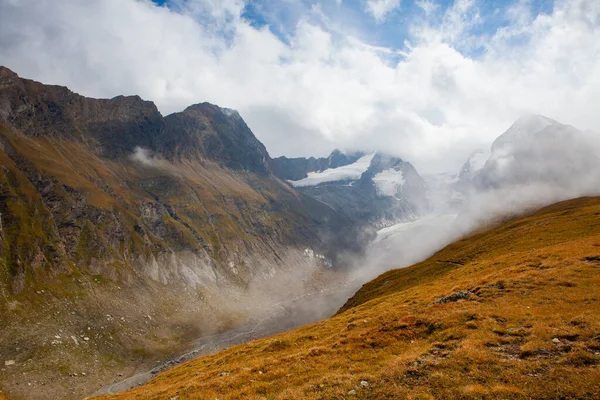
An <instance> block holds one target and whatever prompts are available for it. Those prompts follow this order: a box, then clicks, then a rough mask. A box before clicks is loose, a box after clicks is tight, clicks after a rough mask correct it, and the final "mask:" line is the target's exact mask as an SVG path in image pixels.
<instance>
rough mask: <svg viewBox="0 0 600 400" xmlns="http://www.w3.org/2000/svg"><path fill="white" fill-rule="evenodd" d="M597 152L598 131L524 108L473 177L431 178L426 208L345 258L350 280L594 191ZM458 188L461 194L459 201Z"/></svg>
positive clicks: (598, 185)
mask: <svg viewBox="0 0 600 400" xmlns="http://www.w3.org/2000/svg"><path fill="white" fill-rule="evenodd" d="M599 160H600V136H599V135H598V134H596V133H594V132H591V131H579V130H577V129H576V128H574V127H572V126H569V125H562V124H560V123H558V122H557V121H553V120H550V119H547V118H545V117H541V116H533V115H527V116H524V117H522V118H520V119H519V120H518V121H517V122H515V124H513V126H511V128H510V129H509V130H508V131H507V132H505V133H504V134H503V135H501V136H500V137H499V138H498V139H497V140H496V141H495V142H494V144H493V145H492V149H491V155H490V157H489V159H488V160H487V162H486V163H485V165H484V166H483V168H482V169H481V170H480V171H477V173H476V174H475V175H474V176H472V177H471V179H470V180H468V181H465V180H461V179H463V178H464V177H461V179H459V178H458V177H457V179H456V181H455V182H453V183H451V184H450V185H449V186H450V188H448V187H443V185H442V188H441V189H440V187H439V186H438V187H432V186H433V185H431V184H430V188H429V189H430V193H429V194H430V198H431V199H432V203H433V206H432V207H431V208H430V210H429V212H428V213H425V214H424V215H422V216H421V217H419V218H418V219H417V220H416V221H414V222H409V223H403V224H398V225H394V226H391V227H388V228H385V229H382V230H380V231H379V232H378V234H377V237H376V239H375V240H374V241H373V242H372V243H371V244H370V246H369V247H368V249H367V250H366V252H365V255H364V257H361V258H360V259H357V260H349V262H350V263H351V265H352V271H353V273H352V281H355V282H356V283H357V284H363V283H365V282H367V281H369V280H371V279H373V278H375V277H376V276H378V275H380V274H382V273H384V272H386V271H388V270H390V269H395V268H403V267H407V266H410V265H412V264H415V263H417V262H420V261H423V260H425V259H426V258H428V257H429V256H431V255H433V254H434V253H435V252H437V251H438V250H441V249H442V248H443V247H444V246H446V245H448V244H450V243H452V242H455V241H456V240H459V239H461V238H463V237H465V236H467V235H469V234H471V233H473V232H475V231H477V230H479V229H481V228H483V227H486V226H491V225H493V224H494V223H496V222H497V221H498V220H499V219H501V218H507V217H516V216H519V215H523V214H525V213H528V212H532V211H534V210H536V209H539V208H542V207H544V206H547V205H550V204H553V203H556V202H559V201H563V200H568V199H573V198H578V197H586V196H598V195H600V169H599V168H598V166H599ZM457 175H458V174H457ZM447 186H448V185H447ZM449 189H450V190H449ZM453 191H455V192H454V193H453ZM456 193H459V194H460V196H462V201H460V202H459V203H458V204H456V203H455V201H454V200H455V198H454V196H453V194H454V195H455V194H456Z"/></svg>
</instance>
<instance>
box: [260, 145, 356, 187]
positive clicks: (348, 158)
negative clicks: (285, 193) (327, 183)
mask: <svg viewBox="0 0 600 400" xmlns="http://www.w3.org/2000/svg"><path fill="white" fill-rule="evenodd" d="M364 155H365V154H364V153H361V152H357V153H352V154H346V153H344V152H342V151H340V150H337V149H336V150H334V151H333V152H332V153H331V154H330V155H329V157H327V158H314V157H310V158H304V157H300V158H287V157H283V156H282V157H278V158H275V159H273V161H272V164H273V171H274V173H275V175H277V176H278V177H280V178H281V179H286V180H291V181H297V180H300V179H303V178H306V177H307V176H308V173H309V172H322V171H324V170H326V169H330V168H338V167H343V166H345V165H349V164H352V163H354V162H356V161H357V160H358V159H359V158H361V157H362V156H364Z"/></svg>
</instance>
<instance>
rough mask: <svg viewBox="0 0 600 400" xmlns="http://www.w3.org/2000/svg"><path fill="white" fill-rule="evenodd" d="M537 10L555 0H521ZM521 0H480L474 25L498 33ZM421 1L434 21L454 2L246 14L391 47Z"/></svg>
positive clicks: (359, 0)
mask: <svg viewBox="0 0 600 400" xmlns="http://www.w3.org/2000/svg"><path fill="white" fill-rule="evenodd" d="M152 1H153V2H154V3H156V4H158V5H161V6H166V7H170V8H174V9H176V8H177V7H178V5H179V4H181V2H184V3H185V2H189V1H194V0H175V1H174V0H152ZM382 1H385V0H382ZM392 1H393V0H392ZM521 1H522V2H523V3H525V4H527V6H528V8H529V9H530V10H531V11H532V13H533V14H534V15H536V14H542V13H543V14H551V13H552V10H553V3H554V2H553V0H525V1H523V0H521ZM518 2H519V0H477V1H475V2H474V3H476V5H477V15H478V16H479V17H480V19H481V22H480V23H477V24H475V25H474V26H473V27H472V30H471V32H472V33H473V34H474V35H477V36H482V35H493V34H494V33H495V32H496V31H497V30H498V29H500V28H502V27H505V26H507V25H508V24H509V23H510V21H509V19H508V17H507V15H506V10H507V9H508V8H509V7H511V6H513V5H515V4H516V3H518ZM418 3H430V4H432V5H434V6H435V11H434V12H433V13H432V15H430V16H427V18H428V19H429V21H430V22H432V23H435V22H436V19H438V22H441V21H440V20H441V18H443V15H444V14H445V12H446V11H447V10H448V9H449V8H450V7H452V6H453V5H454V3H455V1H454V0H429V1H423V2H422V1H419V0H399V1H398V4H399V5H398V6H397V7H395V8H394V9H393V10H391V11H390V12H389V13H387V14H386V15H385V17H384V18H382V19H381V20H377V19H376V18H375V17H374V16H373V15H372V14H370V13H369V12H368V10H367V6H366V4H367V0H341V1H339V0H278V1H277V0H275V1H273V0H245V1H244V8H243V12H242V18H244V19H245V20H246V21H248V22H249V23H250V24H251V25H252V26H254V27H256V28H262V27H267V28H268V29H269V30H270V31H271V32H272V33H274V34H275V35H277V37H278V38H279V39H280V40H282V41H283V42H286V43H287V42H289V40H290V38H291V37H293V35H294V31H295V27H296V24H297V23H298V21H300V20H308V21H310V22H311V23H314V24H319V25H321V26H323V28H324V29H325V30H328V31H330V32H332V33H333V34H335V33H339V34H342V35H355V36H357V37H360V39H361V40H363V41H364V42H365V43H368V44H370V45H374V46H382V47H386V48H390V49H396V50H402V49H404V47H405V43H406V41H407V40H410V39H411V35H410V25H411V23H412V22H414V21H415V19H419V18H420V19H423V18H426V15H425V11H424V9H423V7H422V6H419V5H418ZM462 51H464V52H465V53H467V54H469V55H473V56H477V55H479V54H481V49H480V48H468V49H462Z"/></svg>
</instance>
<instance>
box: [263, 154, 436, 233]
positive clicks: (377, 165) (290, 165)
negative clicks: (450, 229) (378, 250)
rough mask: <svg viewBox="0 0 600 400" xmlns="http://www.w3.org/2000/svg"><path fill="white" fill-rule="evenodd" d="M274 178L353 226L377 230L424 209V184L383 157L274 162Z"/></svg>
mask: <svg viewBox="0 0 600 400" xmlns="http://www.w3.org/2000/svg"><path fill="white" fill-rule="evenodd" d="M275 161H276V163H275V165H276V166H277V167H275V168H274V171H275V173H276V174H279V177H281V178H282V179H287V180H288V181H289V182H290V184H291V185H292V186H293V187H294V188H295V189H296V190H297V191H299V192H302V193H303V194H305V195H307V196H310V197H312V198H314V199H316V200H318V201H319V202H322V203H324V204H326V205H328V206H329V207H331V208H332V209H334V210H336V211H337V212H338V213H339V214H341V215H343V216H344V217H345V218H347V219H349V220H351V221H353V223H354V224H358V225H363V226H368V227H374V228H376V229H379V228H382V227H385V226H389V225H392V224H394V223H397V222H400V221H408V220H413V219H415V218H416V217H418V216H419V215H420V214H421V213H423V212H424V211H425V210H427V209H428V207H429V204H428V200H427V196H426V191H427V186H426V184H425V182H424V181H423V179H422V178H421V177H420V176H419V174H418V172H417V171H416V169H415V168H414V167H413V166H412V165H411V164H410V163H409V162H406V161H403V160H401V159H400V158H397V157H393V156H390V155H387V154H383V153H379V152H377V153H371V154H366V153H353V154H345V153H343V152H341V151H339V150H335V151H334V152H333V153H331V155H330V156H329V157H328V158H322V159H314V158H310V159H298V158H296V159H286V158H285V157H280V158H278V159H276V160H275Z"/></svg>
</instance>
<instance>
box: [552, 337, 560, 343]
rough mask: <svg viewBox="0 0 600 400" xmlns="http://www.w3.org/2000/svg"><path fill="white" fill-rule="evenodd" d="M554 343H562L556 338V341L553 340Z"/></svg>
mask: <svg viewBox="0 0 600 400" xmlns="http://www.w3.org/2000/svg"><path fill="white" fill-rule="evenodd" d="M552 343H560V339H559V338H554V339H552Z"/></svg>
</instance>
